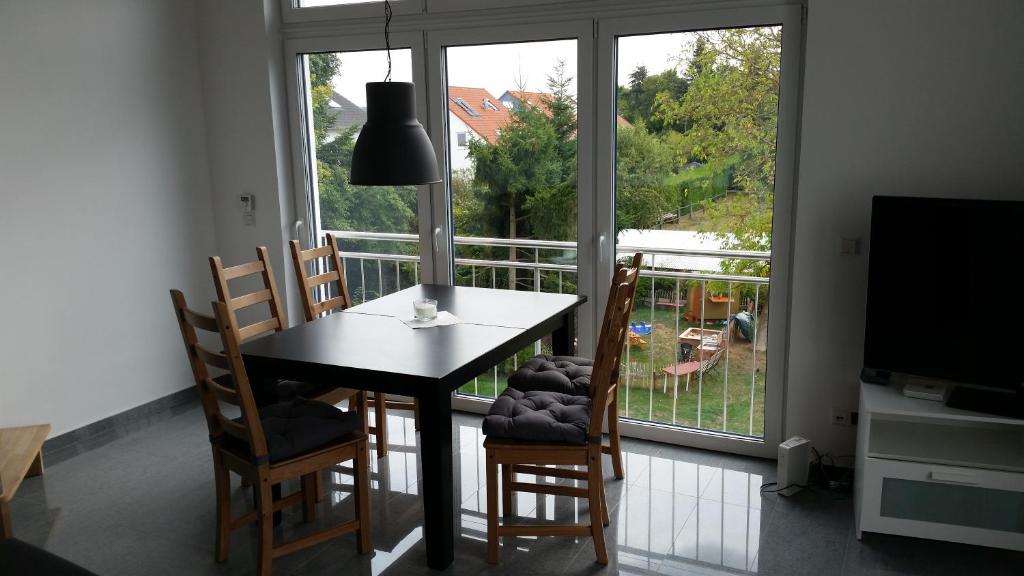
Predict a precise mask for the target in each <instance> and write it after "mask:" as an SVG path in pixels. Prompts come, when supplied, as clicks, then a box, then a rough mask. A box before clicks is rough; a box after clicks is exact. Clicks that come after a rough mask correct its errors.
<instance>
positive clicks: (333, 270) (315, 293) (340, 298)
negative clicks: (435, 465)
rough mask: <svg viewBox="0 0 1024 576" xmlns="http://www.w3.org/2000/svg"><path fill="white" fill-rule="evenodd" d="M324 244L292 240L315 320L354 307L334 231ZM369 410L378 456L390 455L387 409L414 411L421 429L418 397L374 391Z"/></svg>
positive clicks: (307, 307)
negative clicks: (307, 246)
mask: <svg viewBox="0 0 1024 576" xmlns="http://www.w3.org/2000/svg"><path fill="white" fill-rule="evenodd" d="M325 236H326V241H325V243H324V245H323V246H320V247H317V248H310V249H308V250H303V249H302V247H301V246H300V245H299V242H298V241H297V240H292V241H291V243H290V246H291V252H292V263H293V264H294V265H295V278H296V280H297V281H298V283H299V294H300V295H301V299H302V310H303V313H304V314H305V316H306V322H312V321H314V320H316V319H317V318H320V317H321V316H323V315H325V314H331V313H334V312H337V311H340V310H345V309H346V308H349V307H350V306H352V298H351V296H349V292H348V285H347V283H346V282H345V266H344V264H343V263H342V260H341V250H340V249H339V248H338V240H337V239H336V238H335V237H334V235H333V234H330V233H328V234H325ZM366 404H367V409H369V408H373V411H374V414H373V417H374V425H373V426H370V427H369V432H370V433H372V434H374V436H375V437H376V441H377V457H378V458H382V457H384V456H387V454H388V418H387V409H388V408H391V409H393V410H411V411H412V412H413V415H414V418H415V426H416V430H417V431H418V430H419V429H420V410H419V404H418V403H417V402H416V401H415V400H411V401H402V400H396V399H389V398H387V396H385V395H384V394H381V393H378V392H374V393H373V396H372V397H371V396H367V398H366Z"/></svg>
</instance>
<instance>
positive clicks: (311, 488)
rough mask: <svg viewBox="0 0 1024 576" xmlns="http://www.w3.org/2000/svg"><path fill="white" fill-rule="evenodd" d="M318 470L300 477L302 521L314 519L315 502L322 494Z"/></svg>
mask: <svg viewBox="0 0 1024 576" xmlns="http://www.w3.org/2000/svg"><path fill="white" fill-rule="evenodd" d="M321 483H322V479H321V477H320V472H319V471H318V472H313V473H311V474H306V475H305V476H303V477H302V521H303V522H312V521H313V520H315V519H316V503H317V501H318V500H319V499H320V495H321V494H322V492H321V489H322V487H323V486H322V484H321Z"/></svg>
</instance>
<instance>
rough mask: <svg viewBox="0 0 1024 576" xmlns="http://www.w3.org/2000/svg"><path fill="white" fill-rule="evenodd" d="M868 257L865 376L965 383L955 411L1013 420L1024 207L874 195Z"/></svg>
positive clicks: (1023, 395)
mask: <svg viewBox="0 0 1024 576" xmlns="http://www.w3.org/2000/svg"><path fill="white" fill-rule="evenodd" d="M869 250H870V259H869V271H868V297H867V311H866V314H867V327H866V330H865V336H864V366H865V372H866V373H879V374H883V375H884V374H886V373H892V372H895V373H903V374H908V375H913V376H922V377H928V378H937V379H943V380H951V381H954V382H957V383H963V384H969V385H972V386H967V387H962V386H957V387H956V389H955V391H954V396H953V397H952V398H951V400H950V404H951V405H956V404H957V403H959V404H960V406H959V407H964V408H968V409H977V410H982V411H989V412H992V411H994V412H997V413H1009V414H1010V415H1014V416H1018V415H1019V414H1018V413H1017V411H1018V410H1020V409H1021V405H1022V404H1024V202H1015V201H986V200H956V199H940V198H909V197H896V196H875V197H874V199H873V202H872V208H871V244H870V246H869ZM978 387H981V388H978ZM961 388H965V389H968V390H974V389H980V390H984V389H985V388H987V389H989V390H991V391H992V392H995V393H994V394H987V395H984V394H982V393H981V392H979V393H977V394H973V393H967V392H962V391H961V390H960V389H961ZM999 391H1001V392H1002V394H999V393H998V392H999ZM982 396H984V397H982ZM1014 397H1015V398H1014ZM991 403H995V404H996V406H994V407H993V406H990V404H991ZM999 404H1003V405H1006V404H1009V405H1006V406H1003V407H1002V408H1000V406H998V405H999ZM1011 405H1012V406H1011Z"/></svg>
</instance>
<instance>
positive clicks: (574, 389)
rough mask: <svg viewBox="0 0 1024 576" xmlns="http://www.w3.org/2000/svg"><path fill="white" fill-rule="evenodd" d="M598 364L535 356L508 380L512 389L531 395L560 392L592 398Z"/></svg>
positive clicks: (557, 357)
mask: <svg viewBox="0 0 1024 576" xmlns="http://www.w3.org/2000/svg"><path fill="white" fill-rule="evenodd" d="M593 371H594V361H593V360H591V359H589V358H581V357H579V356H548V355H547V354H541V355H539V356H534V357H533V358H530V359H529V360H527V361H526V362H524V363H523V365H522V366H520V367H519V370H516V371H515V373H514V374H512V375H511V376H509V377H508V385H509V387H510V388H515V389H516V390H521V391H523V392H529V391H546V392H560V393H562V394H571V395H573V396H589V395H590V376H591V374H592V373H593Z"/></svg>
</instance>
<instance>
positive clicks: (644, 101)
mask: <svg viewBox="0 0 1024 576" xmlns="http://www.w3.org/2000/svg"><path fill="white" fill-rule="evenodd" d="M686 90H687V81H686V79H685V78H682V77H680V76H679V73H678V72H677V71H676V69H675V68H669V69H668V70H665V71H663V72H660V73H658V74H654V75H651V74H649V73H648V72H647V68H646V67H645V66H637V67H636V69H634V70H633V71H632V72H631V73H630V75H629V86H628V87H622V86H620V87H619V96H618V108H619V114H620V115H622V117H623V118H625V119H626V120H629V122H630V123H631V124H638V123H640V122H643V123H644V124H646V125H647V129H648V130H649V131H650V132H652V133H655V134H661V133H663V132H667V131H671V130H680V129H682V125H681V124H679V125H678V126H677V125H676V124H677V123H676V122H674V121H669V122H666V117H662V116H659V115H658V114H656V104H657V102H658V98H659V96H661V97H662V98H666V99H669V100H672V101H676V100H680V99H682V97H683V95H684V94H686ZM662 95H663V96H662Z"/></svg>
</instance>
